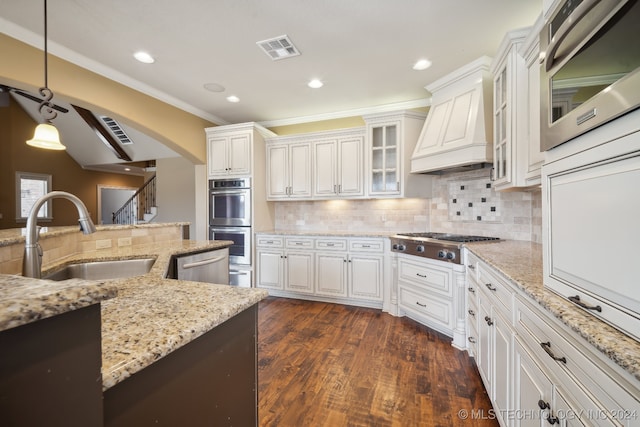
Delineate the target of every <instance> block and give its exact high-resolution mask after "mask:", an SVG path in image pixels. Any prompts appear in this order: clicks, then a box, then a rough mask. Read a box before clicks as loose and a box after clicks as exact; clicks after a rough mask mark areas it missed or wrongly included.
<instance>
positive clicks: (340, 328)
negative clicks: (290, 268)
mask: <svg viewBox="0 0 640 427" xmlns="http://www.w3.org/2000/svg"><path fill="white" fill-rule="evenodd" d="M258 316H259V318H258V323H259V326H258V330H259V334H258V416H259V419H260V426H278V427H287V426H296V427H300V426H314V427H315V426H331V427H337V426H402V427H404V426H463V425H464V426H483V427H484V426H491V427H494V426H497V425H498V423H497V421H495V420H493V419H491V418H492V417H491V403H490V401H489V398H488V396H487V395H486V392H485V390H484V387H483V386H482V382H481V379H480V376H479V374H478V371H477V369H476V367H475V364H474V362H473V359H470V358H469V357H468V355H467V353H466V352H462V351H459V350H456V349H455V348H453V347H452V346H451V340H450V339H449V338H448V337H446V336H444V335H442V334H440V333H437V332H435V331H433V330H431V329H429V328H426V327H424V326H423V325H420V324H418V323H417V322H414V321H412V320H410V319H407V318H397V317H393V316H391V315H389V314H387V313H382V312H381V311H380V310H374V309H368V308H361V307H350V306H344V305H338V304H326V303H320V302H311V301H301V300H293V299H285V298H275V297H269V298H267V299H266V300H263V301H261V302H260V306H259V315H258ZM460 411H466V412H465V413H466V414H469V416H468V418H467V419H463V417H461V416H459V413H460ZM472 411H475V412H474V414H475V416H472ZM473 418H475V419H473Z"/></svg>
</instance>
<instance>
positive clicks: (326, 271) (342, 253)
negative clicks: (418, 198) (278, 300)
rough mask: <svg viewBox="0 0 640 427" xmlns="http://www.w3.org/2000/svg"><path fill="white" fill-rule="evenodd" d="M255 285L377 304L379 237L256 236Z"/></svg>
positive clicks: (381, 241)
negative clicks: (256, 262) (256, 267)
mask: <svg viewBox="0 0 640 427" xmlns="http://www.w3.org/2000/svg"><path fill="white" fill-rule="evenodd" d="M256 240H257V244H256V253H257V258H258V273H257V281H256V285H257V287H260V288H265V289H268V290H269V293H270V294H272V295H276V296H284V297H291V298H302V299H316V300H321V301H334V302H340V303H343V304H351V305H362V306H367V307H377V308H381V307H382V302H383V292H384V277H385V276H384V261H385V258H384V241H385V239H382V238H355V237H350V238H342V237H340V238H338V237H333V236H321V235H318V236H313V237H306V236H305V237H301V236H295V235H268V234H261V233H259V234H258V236H257V239H256Z"/></svg>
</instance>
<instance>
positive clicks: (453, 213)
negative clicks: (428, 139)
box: [275, 169, 542, 243]
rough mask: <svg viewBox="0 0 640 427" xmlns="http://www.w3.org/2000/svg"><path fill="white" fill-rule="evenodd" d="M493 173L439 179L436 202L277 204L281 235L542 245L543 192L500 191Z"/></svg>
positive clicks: (340, 201) (373, 201) (307, 202)
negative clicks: (423, 236)
mask: <svg viewBox="0 0 640 427" xmlns="http://www.w3.org/2000/svg"><path fill="white" fill-rule="evenodd" d="M488 174H489V172H488V170H487V169H480V170H476V171H467V172H459V173H451V174H445V175H440V176H437V177H435V179H434V180H433V197H432V198H431V199H373V200H326V201H306V202H277V203H276V205H275V215H276V230H278V231H288V230H290V231H305V232H319V233H321V232H329V231H356V232H361V231H362V232H367V231H371V232H388V233H396V232H420V231H437V232H450V233H458V234H478V235H484V236H494V237H500V238H503V239H513V240H529V241H534V242H538V243H540V242H541V238H542V237H541V235H542V200H541V198H542V193H541V190H540V189H538V188H537V189H534V190H531V191H507V192H500V191H495V190H494V189H493V186H492V182H491V181H490V180H489V178H488Z"/></svg>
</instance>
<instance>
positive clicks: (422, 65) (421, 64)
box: [413, 59, 431, 71]
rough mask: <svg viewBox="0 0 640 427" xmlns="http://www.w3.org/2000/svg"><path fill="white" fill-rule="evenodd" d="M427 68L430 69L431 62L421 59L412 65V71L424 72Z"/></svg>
mask: <svg viewBox="0 0 640 427" xmlns="http://www.w3.org/2000/svg"><path fill="white" fill-rule="evenodd" d="M429 67H431V61H429V60H428V59H421V60H419V61H418V62H416V63H415V64H413V69H414V70H417V71H422V70H426V69H427V68H429Z"/></svg>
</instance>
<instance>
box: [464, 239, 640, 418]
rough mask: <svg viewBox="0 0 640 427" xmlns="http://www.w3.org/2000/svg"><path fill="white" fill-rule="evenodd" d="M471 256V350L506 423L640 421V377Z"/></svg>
mask: <svg viewBox="0 0 640 427" xmlns="http://www.w3.org/2000/svg"><path fill="white" fill-rule="evenodd" d="M464 256H465V260H466V262H465V264H466V265H467V274H466V278H467V284H466V285H467V290H468V293H467V307H468V309H469V311H468V315H469V317H468V319H467V324H468V325H471V327H470V328H469V329H468V331H467V333H468V338H469V349H470V351H472V352H473V354H474V357H475V358H476V364H477V366H478V371H479V372H480V375H481V378H482V380H483V383H484V384H485V387H486V389H487V393H488V394H489V397H490V398H491V401H492V404H493V407H494V410H495V412H496V416H497V418H498V420H499V422H500V424H501V425H503V426H506V425H511V426H513V427H521V426H527V427H528V426H545V425H548V424H551V423H553V424H558V425H560V426H583V425H585V426H596V425H597V426H613V425H618V426H632V425H636V424H637V422H638V419H640V391H639V390H638V387H637V382H636V381H635V380H633V379H630V378H628V377H627V375H626V374H625V373H624V372H621V371H620V370H619V369H618V368H617V367H616V366H615V365H614V364H612V363H611V361H608V360H607V359H606V357H603V356H602V355H601V354H600V353H599V352H598V351H597V350H595V349H593V348H590V347H589V346H588V345H586V343H583V342H582V341H584V339H583V338H582V337H579V336H578V335H577V334H576V333H575V332H573V331H571V330H570V329H569V328H567V327H566V326H565V325H563V324H562V322H561V321H559V320H558V319H557V318H555V317H554V316H553V315H551V314H550V313H548V312H547V311H546V310H545V309H544V308H543V307H542V306H540V305H539V304H538V303H537V302H536V301H534V300H532V299H531V297H529V296H528V295H526V294H524V293H523V292H521V291H520V290H519V289H518V288H517V287H515V286H513V285H511V283H510V282H509V280H508V279H507V278H506V277H504V276H503V275H501V274H500V273H499V272H497V271H496V270H494V269H492V268H491V267H489V266H488V265H487V264H486V263H484V262H482V261H481V260H480V259H478V257H476V256H475V255H474V254H472V253H470V252H469V251H465V255H464ZM471 312H473V315H472V314H471ZM475 325H477V332H476V330H474V329H473V327H474V326H475ZM474 341H477V342H475V343H474Z"/></svg>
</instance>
